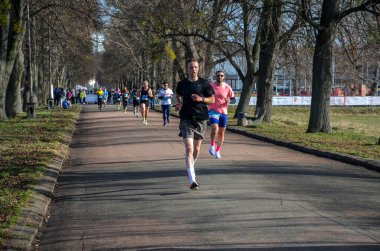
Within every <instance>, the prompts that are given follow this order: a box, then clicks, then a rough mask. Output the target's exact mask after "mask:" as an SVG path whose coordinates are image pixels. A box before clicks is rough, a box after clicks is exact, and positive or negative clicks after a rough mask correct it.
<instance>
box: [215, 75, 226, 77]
mask: <svg viewBox="0 0 380 251" xmlns="http://www.w3.org/2000/svg"><path fill="white" fill-rule="evenodd" d="M216 76H217V77H224V75H216Z"/></svg>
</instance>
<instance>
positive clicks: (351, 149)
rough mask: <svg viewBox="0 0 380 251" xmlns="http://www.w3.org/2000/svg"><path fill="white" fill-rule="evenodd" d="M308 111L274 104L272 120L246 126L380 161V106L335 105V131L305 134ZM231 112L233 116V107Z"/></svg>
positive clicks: (281, 137)
mask: <svg viewBox="0 0 380 251" xmlns="http://www.w3.org/2000/svg"><path fill="white" fill-rule="evenodd" d="M253 109H254V108H251V110H250V111H249V112H250V114H253ZM309 112H310V110H309V108H308V107H273V112H272V114H273V115H272V121H271V122H270V123H263V124H262V125H260V126H248V127H246V128H245V129H246V130H248V131H251V132H254V133H257V134H261V135H265V136H268V137H270V138H274V139H280V140H284V141H288V142H292V143H295V144H299V145H304V146H310V147H314V148H317V149H320V150H326V151H332V152H338V153H344V154H350V155H354V156H359V157H363V158H369V159H376V160H380V145H378V144H377V142H378V141H379V137H380V108H379V107H332V108H331V113H330V122H331V126H332V129H333V132H332V133H306V130H307V125H308V120H309ZM229 113H230V117H231V118H232V116H233V113H234V109H233V108H232V109H230V110H229ZM230 122H231V123H230V124H231V125H236V123H237V120H236V119H231V120H230Z"/></svg>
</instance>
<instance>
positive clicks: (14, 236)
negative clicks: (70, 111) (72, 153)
mask: <svg viewBox="0 0 380 251" xmlns="http://www.w3.org/2000/svg"><path fill="white" fill-rule="evenodd" d="M75 130H76V123H75V126H74V127H73V129H72V130H70V131H68V132H67V133H66V134H65V135H64V139H63V142H62V144H63V145H62V146H61V148H60V153H61V155H60V156H59V157H56V158H54V159H53V160H52V161H51V162H50V163H48V164H47V165H46V170H45V172H44V174H43V175H42V176H41V177H40V178H39V179H38V180H37V182H36V185H34V186H33V188H32V189H31V190H32V191H31V196H30V198H29V201H28V203H27V205H26V206H25V207H23V208H22V210H21V213H20V216H19V219H18V221H17V223H16V224H15V225H13V226H12V227H11V228H10V229H9V230H8V236H7V237H6V238H5V250H34V249H35V248H36V246H34V243H33V242H34V241H35V239H36V236H37V234H38V232H39V230H40V229H41V227H42V225H43V224H44V221H45V219H46V217H47V214H48V211H49V207H50V204H51V201H52V198H53V197H54V190H55V187H56V184H57V179H58V176H59V174H60V171H61V169H62V167H63V164H64V161H65V159H66V158H67V155H68V153H69V149H70V144H71V140H72V137H73V134H74V132H75Z"/></svg>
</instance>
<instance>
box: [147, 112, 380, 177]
mask: <svg viewBox="0 0 380 251" xmlns="http://www.w3.org/2000/svg"><path fill="white" fill-rule="evenodd" d="M154 110H155V111H157V112H161V111H160V110H157V109H154ZM170 116H173V117H176V118H179V116H178V115H177V114H170ZM226 130H227V131H230V132H233V133H236V134H240V135H243V136H246V137H249V138H253V139H257V140H261V141H265V142H268V143H272V144H275V145H278V146H283V147H287V148H290V149H293V150H296V151H300V152H303V153H309V154H313V155H316V156H318V157H324V158H328V159H332V160H337V161H340V162H343V163H347V164H351V165H355V166H362V167H365V168H367V169H369V170H372V171H377V172H380V161H378V160H373V159H366V158H361V157H357V156H353V155H349V154H343V153H336V152H328V151H322V150H318V149H316V148H312V147H308V146H302V145H297V144H294V143H291V142H288V141H283V140H277V139H273V138H270V137H267V136H263V135H260V134H257V133H253V132H248V131H245V130H242V129H240V128H239V126H227V129H226Z"/></svg>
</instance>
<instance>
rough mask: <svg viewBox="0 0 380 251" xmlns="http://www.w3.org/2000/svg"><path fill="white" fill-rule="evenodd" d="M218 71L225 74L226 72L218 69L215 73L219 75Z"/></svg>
mask: <svg viewBox="0 0 380 251" xmlns="http://www.w3.org/2000/svg"><path fill="white" fill-rule="evenodd" d="M218 73H223V74H225V73H224V71H223V70H218V71H216V72H215V75H218Z"/></svg>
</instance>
